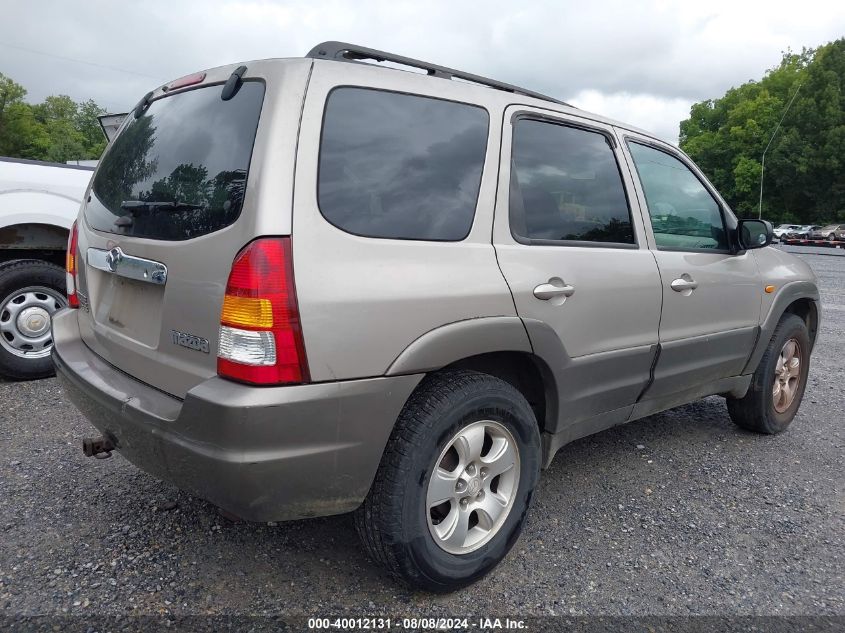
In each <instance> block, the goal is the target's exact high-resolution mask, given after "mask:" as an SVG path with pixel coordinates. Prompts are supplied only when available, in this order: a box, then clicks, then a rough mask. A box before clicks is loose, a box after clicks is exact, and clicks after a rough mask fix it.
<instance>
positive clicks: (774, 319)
mask: <svg viewBox="0 0 845 633" xmlns="http://www.w3.org/2000/svg"><path fill="white" fill-rule="evenodd" d="M799 299H809V300H810V301H811V302H812V303H813V305H814V306H815V310H814V311H815V317H816V332H817V333H818V331H819V328H820V327H821V310H820V309H819V304H820V298H819V289H818V287H817V286H816V284H815V283H813V282H812V281H805V280H801V281H792V282H790V283H788V284H785V285H784V286H783V287H782V288H781V289H780V290H779V291H778V293H777V295H775V298H774V301H772V305H771V307H770V308H769V313H768V314H767V315H766V317H765V318H764V319H761V322H760V329H759V333H758V335H757V342H756V343H755V345H754V349H753V350H752V352H751V355H750V356H749V357H748V362H747V363H746V364H745V368H744V369H743V370H742V374H743V375H745V374H752V373H754V372H755V371H756V370H757V365H759V364H760V359H761V358H763V354H764V353H765V352H766V348H767V347H768V345H769V341H770V340H771V338H772V334H773V333H774V331H775V327H777V324H778V321H780V318H781V317H782V316H783V314H784V312H786V309H787V308H788V307H789V306H790V305H791V304H792V303H794V302H795V301H798V300H799Z"/></svg>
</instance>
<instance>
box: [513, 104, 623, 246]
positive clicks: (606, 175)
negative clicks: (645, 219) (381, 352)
mask: <svg viewBox="0 0 845 633" xmlns="http://www.w3.org/2000/svg"><path fill="white" fill-rule="evenodd" d="M510 222H511V232H512V233H513V234H514V235H515V236H517V237H522V238H527V239H531V240H557V241H560V240H566V241H583V242H610V243H617V244H633V243H634V231H633V227H632V225H631V212H630V210H629V208H628V200H627V198H626V197H625V189H624V187H623V185H622V176H621V175H620V173H619V166H618V165H617V163H616V158H615V157H614V155H613V149H612V148H611V146H610V145H609V142H608V140H607V138H606V137H605V136H604V135H603V134H600V133H599V132H591V131H588V130H582V129H579V128H574V127H568V126H565V125H560V124H557V123H548V122H544V121H536V120H531V119H519V120H517V121H516V124H515V125H514V129H513V150H512V156H511V190H510Z"/></svg>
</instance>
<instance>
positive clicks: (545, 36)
mask: <svg viewBox="0 0 845 633" xmlns="http://www.w3.org/2000/svg"><path fill="white" fill-rule="evenodd" d="M3 13H4V19H3V21H2V23H1V24H0V72H3V73H5V74H7V75H9V76H11V77H13V78H14V79H15V80H16V81H18V82H19V83H22V84H23V85H24V86H25V87H26V88H27V89H28V90H29V97H30V99H31V100H34V101H38V100H41V99H43V98H44V97H45V96H47V95H49V94H59V93H62V94H68V95H70V96H71V97H73V98H75V99H77V100H80V99H87V98H93V99H95V100H96V101H97V102H99V103H101V104H103V105H104V106H105V107H107V108H108V109H110V110H113V111H116V110H126V109H128V108H130V107H131V106H132V105H133V104H134V103H135V102H136V101H137V99H138V98H139V97H140V96H141V95H143V94H144V93H145V92H146V91H147V90H149V89H150V88H152V87H154V86H155V85H158V84H160V83H163V82H164V81H167V80H169V79H173V78H176V77H179V76H181V75H184V74H188V73H190V72H193V71H195V70H198V69H202V68H209V67H213V66H218V65H221V64H226V63H231V62H235V61H243V60H249V59H258V58H265V57H289V56H299V55H302V54H304V53H305V52H307V51H308V50H309V49H310V48H311V47H312V46H313V45H315V44H316V43H318V42H320V41H323V40H329V39H339V40H346V41H352V42H356V43H360V44H364V45H367V46H371V47H374V48H383V49H386V50H391V51H394V52H397V53H399V54H404V55H408V56H411V57H419V58H423V59H427V60H430V61H432V62H436V63H440V64H443V65H448V66H454V67H458V68H462V69H465V70H468V71H470V72H475V73H478V74H484V75H489V76H492V77H496V78H498V79H502V80H504V81H508V82H511V83H516V84H519V85H524V86H525V87H527V88H532V89H534V90H537V91H540V92H546V93H549V94H552V95H555V96H558V97H560V98H563V99H565V100H570V101H572V102H574V103H576V104H577V105H582V106H583V107H586V108H587V109H591V110H597V111H598V112H599V113H601V114H606V115H609V116H613V117H614V118H621V119H624V120H625V121H627V122H630V123H632V124H634V125H637V126H639V127H643V128H646V129H652V130H654V131H656V132H657V133H658V134H660V135H661V136H664V137H666V138H668V139H670V140H676V139H677V124H678V121H679V120H680V119H679V118H678V117H680V118H684V117H685V116H686V114H687V111H688V107H689V104H690V103H692V102H694V101H700V100H702V99H706V98H713V97H718V96H720V95H721V94H723V93H724V91H725V90H726V89H727V88H729V87H731V86H734V85H738V84H740V83H742V82H744V81H747V80H749V79H752V78H759V77H760V76H761V75H762V74H763V72H764V71H765V70H766V69H767V68H769V67H772V66H774V65H776V64H777V63H778V61H779V59H780V54H781V51H783V50H785V49H787V48H789V47H791V48H793V49H795V50H800V49H801V48H802V47H803V46H809V47H813V46H817V45H819V44H823V43H825V42H827V41H830V40H832V39H835V38H836V37H840V36H841V35H842V34H843V33H845V5H843V4H842V3H841V2H840V3H834V2H822V1H820V0H805V1H804V2H802V3H801V4H800V6H798V5H795V3H794V2H793V3H788V2H786V1H784V0H772V1H771V2H766V3H757V2H744V3H743V2H736V1H735V0H733V1H728V0H710V1H708V2H706V3H691V2H669V1H666V0H645V1H643V2H630V1H627V2H621V1H604V2H602V1H594V2H553V1H551V0H546V1H536V2H530V3H529V2H523V3H514V2H506V1H504V0H491V1H490V2H486V3H470V2H464V3H456V2H445V1H442V0H438V1H430V2H426V3H422V2H414V1H407V0H372V1H370V2H363V1H361V2H356V3H349V2H341V1H338V0H329V1H323V2H320V1H318V0H292V1H289V2H270V1H267V0H240V1H228V0H205V1H201V0H184V1H180V2H173V1H172V0H146V1H145V2H143V3H120V4H115V3H113V2H110V1H108V0H87V1H86V2H65V1H60V0H52V1H49V0H44V1H42V2H38V3H33V2H29V3H24V2H18V3H8V6H6V7H5V8H4V11H3ZM4 44H6V45H12V46H17V47H24V48H27V49H29V51H24V50H21V49H20V48H12V47H9V46H4ZM31 51H41V52H42V53H47V54H49V55H55V56H59V57H62V58H73V59H76V60H83V61H89V62H93V63H98V64H102V65H105V66H109V67H111V68H103V67H99V66H91V65H85V64H82V63H78V62H72V61H68V60H67V59H58V58H56V57H50V56H47V55H44V54H37V53H33V52H31ZM115 69H122V70H115ZM126 71H130V72H126ZM669 119H676V120H672V121H670V120H669Z"/></svg>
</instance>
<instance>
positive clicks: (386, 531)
mask: <svg viewBox="0 0 845 633" xmlns="http://www.w3.org/2000/svg"><path fill="white" fill-rule="evenodd" d="M463 434H466V435H465V436H464V435H463ZM473 446H476V447H478V448H479V450H478V451H475V453H473V450H472V447H473ZM453 450H454V454H452V453H451V451H453ZM507 450H512V451H513V453H512V454H511V455H507V454H506V451H507ZM473 455H475V456H474V457H473ZM503 456H504V457H503ZM500 458H501V459H500ZM508 464H511V465H510V466H509V467H508ZM485 471H486V472H485ZM500 471H502V472H501V473H500ZM539 471H540V434H539V429H538V427H537V421H536V419H535V417H534V413H533V411H532V410H531V407H530V405H529V404H528V402H527V401H526V400H525V398H524V397H523V395H522V394H521V393H520V392H519V391H517V390H516V389H515V388H514V387H513V386H511V385H510V384H508V383H506V382H504V381H502V380H499V379H498V378H494V377H493V376H489V375H487V374H481V373H477V372H474V371H465V370H461V371H444V372H440V373H436V374H431V375H429V376H427V377H426V378H425V379H424V380H423V382H422V383H421V384H420V386H419V387H418V388H417V390H416V391H415V392H414V394H413V395H412V396H411V398H410V399H409V400H408V402H407V403H406V404H405V407H404V409H403V410H402V413H401V414H400V415H399V419H398V420H397V422H396V426H395V428H394V430H393V433H392V434H391V437H390V440H389V441H388V443H387V447H386V449H385V452H384V455H383V456H382V460H381V465H380V466H379V470H378V472H377V474H376V478H375V481H374V482H373V485H372V487H371V489H370V492H369V494H368V495H367V498H366V500H365V501H364V504H363V505H362V506H361V507H360V508H359V509H358V510H357V511H356V513H355V526H356V528H357V531H358V534H359V536H360V538H361V542H362V543H363V546H364V548H365V550H366V551H367V553H368V554H369V555H370V557H371V558H372V559H373V560H374V561H376V562H377V563H379V564H380V565H381V566H382V567H384V568H386V569H387V570H388V571H389V572H390V573H391V574H392V575H394V576H395V577H397V578H399V579H400V580H402V581H403V582H405V583H406V584H408V585H409V586H411V587H415V588H421V589H426V590H428V591H434V592H445V591H451V590H454V589H457V588H459V587H463V586H465V585H468V584H470V583H472V582H475V581H476V580H478V579H480V578H481V577H482V576H484V575H485V574H486V573H488V572H489V571H490V570H491V569H493V567H495V566H496V565H497V564H498V563H499V561H501V560H502V558H504V557H505V555H506V554H507V553H508V551H509V550H510V549H511V547H512V546H513V544H514V543H515V542H516V540H517V538H518V537H519V534H520V532H521V530H522V526H523V522H524V520H525V516H526V514H527V512H528V509H529V506H530V504H531V495H532V493H533V490H534V487H535V485H536V483H537V480H538V478H539ZM494 473H498V474H494ZM430 484H431V485H430ZM437 484H442V485H443V487H442V488H440V487H438V486H437ZM441 497H442V498H444V499H446V500H445V501H443V502H441V503H439V504H437V501H438V500H440V499H441ZM497 503H498V504H499V505H496V504H497ZM488 504H489V505H488ZM473 517H475V522H474V523H473ZM462 518H464V519H465V521H463V522H462V521H461V519H462ZM447 549H451V550H452V551H447Z"/></svg>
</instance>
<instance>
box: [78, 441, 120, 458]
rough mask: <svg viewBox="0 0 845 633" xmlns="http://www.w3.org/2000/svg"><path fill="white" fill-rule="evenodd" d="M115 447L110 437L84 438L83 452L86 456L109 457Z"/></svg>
mask: <svg viewBox="0 0 845 633" xmlns="http://www.w3.org/2000/svg"><path fill="white" fill-rule="evenodd" d="M115 448H116V447H115V445H114V442H113V441H112V440H111V439H109V438H108V437H103V436H100V437H85V438H82V452H83V453H85V456H86V457H96V458H97V459H108V458H109V457H111V452H112V451H113V450H114V449H115Z"/></svg>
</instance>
